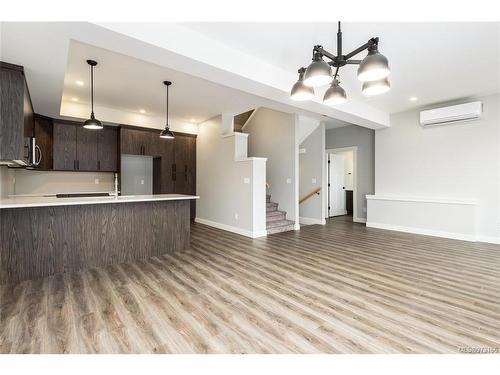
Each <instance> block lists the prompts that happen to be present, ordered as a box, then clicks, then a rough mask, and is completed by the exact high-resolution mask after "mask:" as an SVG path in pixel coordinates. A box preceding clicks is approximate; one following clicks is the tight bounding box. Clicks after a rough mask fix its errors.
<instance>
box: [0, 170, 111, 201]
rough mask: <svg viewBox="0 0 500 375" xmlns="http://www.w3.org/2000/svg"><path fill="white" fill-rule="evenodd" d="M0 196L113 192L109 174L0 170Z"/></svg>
mask: <svg viewBox="0 0 500 375" xmlns="http://www.w3.org/2000/svg"><path fill="white" fill-rule="evenodd" d="M0 183H1V187H0V195H1V196H2V197H3V198H5V197H7V196H8V195H9V194H16V195H19V194H54V193H75V192H108V191H114V173H112V172H55V171H33V170H26V169H15V170H13V169H7V168H6V167H1V170H0Z"/></svg>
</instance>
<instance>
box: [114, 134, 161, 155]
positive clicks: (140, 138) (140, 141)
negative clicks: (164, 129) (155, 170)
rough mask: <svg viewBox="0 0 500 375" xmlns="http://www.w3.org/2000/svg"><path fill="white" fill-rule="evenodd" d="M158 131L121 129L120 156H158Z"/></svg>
mask: <svg viewBox="0 0 500 375" xmlns="http://www.w3.org/2000/svg"><path fill="white" fill-rule="evenodd" d="M159 139H160V137H159V130H158V131H154V130H148V129H144V130H142V129H132V128H126V127H122V128H121V135H120V149H121V153H122V154H130V155H148V156H159V154H160V149H159V142H158V140H159Z"/></svg>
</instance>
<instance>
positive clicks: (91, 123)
mask: <svg viewBox="0 0 500 375" xmlns="http://www.w3.org/2000/svg"><path fill="white" fill-rule="evenodd" d="M87 64H89V65H90V105H91V112H90V118H89V119H88V120H85V122H84V123H83V127H84V128H85V129H92V130H99V129H102V123H101V122H100V121H99V120H98V119H96V118H95V116H94V67H95V66H96V65H97V61H94V60H87Z"/></svg>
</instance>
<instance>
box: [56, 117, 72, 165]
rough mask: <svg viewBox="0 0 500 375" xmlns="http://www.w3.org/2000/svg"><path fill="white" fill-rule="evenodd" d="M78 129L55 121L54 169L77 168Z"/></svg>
mask: <svg viewBox="0 0 500 375" xmlns="http://www.w3.org/2000/svg"><path fill="white" fill-rule="evenodd" d="M76 129H77V127H76V126H74V125H68V124H64V123H61V122H57V121H54V169H55V170H58V171H74V170H77V162H76Z"/></svg>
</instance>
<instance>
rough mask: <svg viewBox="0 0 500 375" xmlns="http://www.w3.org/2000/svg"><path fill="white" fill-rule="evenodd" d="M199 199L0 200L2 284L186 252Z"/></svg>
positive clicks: (162, 196)
mask: <svg viewBox="0 0 500 375" xmlns="http://www.w3.org/2000/svg"><path fill="white" fill-rule="evenodd" d="M197 198H198V197H197V196H192V195H182V194H158V195H137V196H118V197H84V198H81V197H80V198H55V197H18V198H7V199H1V200H0V236H1V237H0V240H1V247H0V284H9V283H14V282H19V281H22V280H29V279H35V278H39V277H44V276H49V275H55V274H61V273H67V272H75V271H78V270H80V269H83V268H91V267H98V266H106V265H110V264H116V263H123V262H129V261H132V260H137V259H146V258H149V257H152V256H159V255H161V254H165V253H173V252H181V251H184V250H185V249H187V248H188V247H189V243H190V200H192V199H197Z"/></svg>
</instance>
